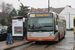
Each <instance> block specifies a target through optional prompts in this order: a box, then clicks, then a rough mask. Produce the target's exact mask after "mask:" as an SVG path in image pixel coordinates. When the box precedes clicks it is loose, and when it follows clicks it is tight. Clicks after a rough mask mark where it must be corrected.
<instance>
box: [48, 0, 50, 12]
mask: <svg viewBox="0 0 75 50" xmlns="http://www.w3.org/2000/svg"><path fill="white" fill-rule="evenodd" d="M49 3H50V0H48V12H49Z"/></svg>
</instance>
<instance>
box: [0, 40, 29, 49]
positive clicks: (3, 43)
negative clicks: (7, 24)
mask: <svg viewBox="0 0 75 50" xmlns="http://www.w3.org/2000/svg"><path fill="white" fill-rule="evenodd" d="M14 41H15V42H14V43H13V44H6V41H1V42H0V50H4V49H7V48H11V47H16V46H18V45H22V44H24V43H26V42H28V41H26V40H14Z"/></svg>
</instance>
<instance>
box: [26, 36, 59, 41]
mask: <svg viewBox="0 0 75 50" xmlns="http://www.w3.org/2000/svg"><path fill="white" fill-rule="evenodd" d="M57 40H58V37H57V38H54V37H52V38H36V37H35V38H30V37H29V38H27V41H57Z"/></svg>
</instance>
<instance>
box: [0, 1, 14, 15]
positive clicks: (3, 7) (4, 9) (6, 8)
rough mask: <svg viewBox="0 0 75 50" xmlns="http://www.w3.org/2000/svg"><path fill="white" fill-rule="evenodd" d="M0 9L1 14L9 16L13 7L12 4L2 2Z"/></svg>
mask: <svg viewBox="0 0 75 50" xmlns="http://www.w3.org/2000/svg"><path fill="white" fill-rule="evenodd" d="M0 9H1V11H2V13H7V14H9V13H10V12H11V11H12V9H13V6H12V4H9V3H5V2H2V3H1V5H0Z"/></svg>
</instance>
